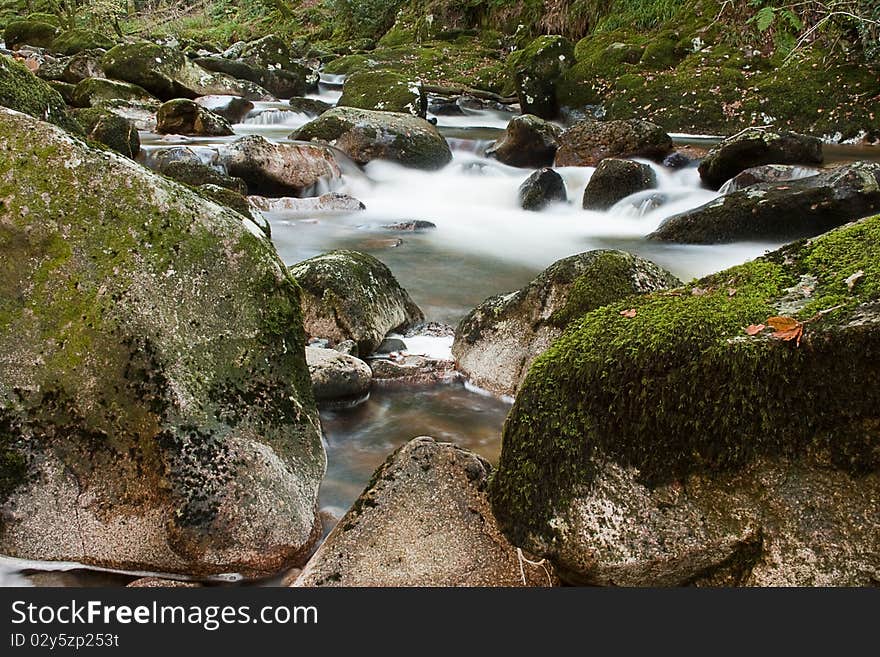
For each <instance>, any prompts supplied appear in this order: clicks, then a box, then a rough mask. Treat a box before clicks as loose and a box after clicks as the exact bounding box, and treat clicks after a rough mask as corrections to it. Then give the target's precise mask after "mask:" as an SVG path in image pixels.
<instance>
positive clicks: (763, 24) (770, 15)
mask: <svg viewBox="0 0 880 657" xmlns="http://www.w3.org/2000/svg"><path fill="white" fill-rule="evenodd" d="M774 20H776V10H775V9H774V8H773V7H762V8H761V9H760V10H759V11H758V13H757V14H755V23H756V24H757V26H758V30H760V31H761V32H766V31H767V29H768V28H769V27H770V26H771V25H773V21H774Z"/></svg>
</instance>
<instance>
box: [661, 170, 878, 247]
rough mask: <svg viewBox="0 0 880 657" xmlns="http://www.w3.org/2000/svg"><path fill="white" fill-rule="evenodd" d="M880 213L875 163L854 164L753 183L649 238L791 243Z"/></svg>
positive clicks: (668, 223)
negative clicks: (790, 178) (795, 177)
mask: <svg viewBox="0 0 880 657" xmlns="http://www.w3.org/2000/svg"><path fill="white" fill-rule="evenodd" d="M878 209H880V164H878V163H876V162H855V163H853V164H848V165H845V166H842V167H840V168H838V169H834V170H832V171H825V172H823V173H820V174H819V175H816V176H811V177H809V178H801V179H800V180H792V181H789V182H785V183H763V184H758V185H752V186H751V187H747V188H745V189H742V190H740V191H738V192H732V193H730V194H726V195H724V196H722V197H720V198H718V199H715V200H714V201H711V202H709V203H707V204H706V205H702V206H700V207H698V208H695V209H693V210H689V211H687V212H682V213H681V214H677V215H674V216H672V217H669V218H668V219H666V221H664V222H663V223H662V224H660V227H659V228H658V229H657V230H656V231H654V232H653V233H651V234H650V235H649V236H648V238H649V239H652V240H660V241H666V242H679V243H683V244H722V243H726V242H736V241H751V240H765V241H791V240H794V239H798V238H801V237H810V236H812V235H819V234H820V233H823V232H825V231H827V230H830V229H832V228H834V227H835V226H840V225H842V224H845V223H846V222H848V221H852V220H853V219H859V218H861V217H864V216H866V215H869V214H871V213H872V212H876V211H877V210H878Z"/></svg>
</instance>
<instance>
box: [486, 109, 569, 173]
mask: <svg viewBox="0 0 880 657" xmlns="http://www.w3.org/2000/svg"><path fill="white" fill-rule="evenodd" d="M561 134H562V128H560V127H559V126H558V125H556V124H555V123H550V122H549V121H545V120H544V119H541V118H539V117H537V116H535V115H534V114H525V115H523V116H517V117H514V118H512V119H511V120H510V123H508V124H507V130H505V132H504V136H503V137H502V138H501V139H499V140H498V141H496V142H495V144H493V145H492V146H490V147H489V149H488V150H487V151H486V157H494V158H495V159H496V160H498V161H499V162H501V163H502V164H507V165H510V166H512V167H525V168H528V169H536V168H539V167H548V166H550V165H551V164H553V158H554V157H555V156H556V150H557V149H558V148H559V143H558V139H559V136H560V135H561Z"/></svg>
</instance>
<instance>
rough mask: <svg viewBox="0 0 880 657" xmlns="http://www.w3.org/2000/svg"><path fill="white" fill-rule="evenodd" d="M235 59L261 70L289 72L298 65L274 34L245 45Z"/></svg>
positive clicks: (286, 47) (279, 38)
mask: <svg viewBox="0 0 880 657" xmlns="http://www.w3.org/2000/svg"><path fill="white" fill-rule="evenodd" d="M235 59H241V60H243V61H245V62H247V63H248V64H250V65H252V66H257V67H259V68H263V69H269V68H273V69H280V70H284V71H289V70H293V69H296V68H297V67H298V66H299V65H300V64H299V63H298V62H296V61H294V59H293V56H292V53H291V52H290V47H289V46H288V45H287V43H286V42H285V41H284V40H283V39H282V38H281V37H278V36H275V35H274V34H269V35H267V36H264V37H262V38H260V39H255V40H254V41H249V42H247V43H245V44H244V45H243V46H242V47H241V49H240V51H239V54H238V55H237V56H236V57H235Z"/></svg>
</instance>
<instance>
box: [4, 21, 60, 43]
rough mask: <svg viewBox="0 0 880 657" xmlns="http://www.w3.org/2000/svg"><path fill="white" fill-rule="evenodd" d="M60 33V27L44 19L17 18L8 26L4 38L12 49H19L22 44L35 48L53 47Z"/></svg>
mask: <svg viewBox="0 0 880 657" xmlns="http://www.w3.org/2000/svg"><path fill="white" fill-rule="evenodd" d="M57 34H58V28H57V27H55V26H54V25H52V24H51V23H46V22H44V21H39V20H35V21H31V20H17V21H12V22H11V23H9V24H8V25H7V26H6V31H5V33H4V35H3V36H4V38H3V40H4V41H5V43H6V47H7V48H9V49H10V50H18V49H19V48H20V47H21V46H25V45H27V46H33V47H35V48H51V47H52V43H53V42H54V41H55V36H56V35H57Z"/></svg>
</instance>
